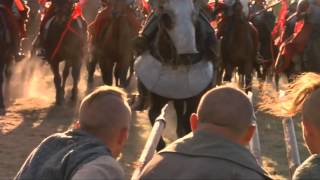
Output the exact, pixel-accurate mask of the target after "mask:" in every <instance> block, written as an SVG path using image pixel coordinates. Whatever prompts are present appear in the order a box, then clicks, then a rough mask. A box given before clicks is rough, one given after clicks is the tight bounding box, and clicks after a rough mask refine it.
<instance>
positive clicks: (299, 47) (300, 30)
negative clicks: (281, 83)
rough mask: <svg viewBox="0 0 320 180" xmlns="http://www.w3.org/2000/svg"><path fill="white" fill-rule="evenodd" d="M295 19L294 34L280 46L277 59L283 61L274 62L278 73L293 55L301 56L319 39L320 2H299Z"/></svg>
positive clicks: (308, 0) (311, 0) (316, 0)
mask: <svg viewBox="0 0 320 180" xmlns="http://www.w3.org/2000/svg"><path fill="white" fill-rule="evenodd" d="M296 19H297V23H296V24H295V32H294V34H293V35H292V36H291V37H289V38H288V39H287V40H286V41H285V42H284V43H283V44H282V47H281V48H282V49H281V51H280V56H279V57H284V58H283V60H282V58H278V60H277V62H276V69H277V70H278V71H281V70H283V69H285V68H286V67H287V66H288V65H289V64H290V63H291V61H292V60H293V58H294V57H296V56H295V55H302V54H303V53H304V52H305V50H306V48H307V46H308V44H309V43H310V42H311V41H312V40H315V39H317V38H319V37H320V2H319V1H318V0H300V1H299V2H298V6H297V13H296ZM311 37H312V38H311ZM303 61H304V60H303ZM316 61H317V60H316ZM298 63H299V64H300V63H302V62H298Z"/></svg>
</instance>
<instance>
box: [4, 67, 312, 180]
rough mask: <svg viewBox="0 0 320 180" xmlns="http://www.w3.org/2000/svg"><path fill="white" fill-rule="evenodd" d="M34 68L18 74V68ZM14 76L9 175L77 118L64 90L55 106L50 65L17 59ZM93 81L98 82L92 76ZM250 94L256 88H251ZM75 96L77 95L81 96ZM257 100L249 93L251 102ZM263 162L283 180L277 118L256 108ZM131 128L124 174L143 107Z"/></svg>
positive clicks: (143, 123)
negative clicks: (63, 98)
mask: <svg viewBox="0 0 320 180" xmlns="http://www.w3.org/2000/svg"><path fill="white" fill-rule="evenodd" d="M32 68H33V69H34V70H30V72H27V75H24V76H21V72H22V71H21V70H22V69H32ZM15 72H16V75H15V76H14V79H13V84H11V88H10V89H9V92H10V96H11V97H12V98H11V99H10V100H9V101H8V111H7V114H6V116H3V117H0V162H1V163H0V179H12V178H13V177H14V175H15V174H16V172H17V171H18V169H19V167H20V166H21V164H22V163H23V161H24V160H25V158H26V157H27V155H28V154H29V153H30V152H31V151H32V149H33V148H34V147H35V146H36V145H37V144H38V143H40V142H41V140H42V139H43V138H45V137H46V136H48V135H50V134H52V133H55V132H62V131H65V130H66V129H68V128H70V127H72V123H73V122H74V121H75V120H76V119H77V108H78V103H70V102H69V101H68V94H67V95H66V97H67V98H66V99H67V101H66V104H65V105H63V106H61V107H56V106H55V105H54V104H53V102H54V89H53V84H52V77H51V74H50V70H49V68H48V67H47V66H46V65H41V63H40V61H37V62H36V63H30V62H22V63H21V64H19V65H18V66H16V70H15ZM96 79H97V80H96V85H98V84H100V83H101V80H99V79H100V78H99V77H96ZM80 89H81V93H80V94H81V97H83V96H84V95H85V93H87V88H86V83H85V77H83V78H82V80H81V83H80ZM255 89H256V90H255V92H254V94H255V97H256V95H257V94H259V92H258V90H257V89H258V88H255ZM81 97H80V98H79V99H81ZM256 101H257V99H256V98H255V102H256ZM257 118H258V125H259V131H260V139H261V146H262V154H263V164H264V167H265V168H266V169H267V170H268V171H269V172H270V173H271V174H272V175H274V177H275V178H276V179H287V177H288V165H287V160H286V152H285V146H284V141H283V131H282V124H281V121H280V119H277V118H274V117H271V116H268V115H265V114H263V113H261V112H258V113H257ZM167 120H168V121H169V125H168V126H167V129H166V132H165V136H166V137H167V139H168V141H172V140H174V139H175V138H176V137H175V135H174V133H173V132H175V130H174V129H175V127H174V126H175V124H174V123H175V118H174V113H173V112H172V110H169V112H168V115H167ZM295 125H296V131H297V136H298V141H299V147H300V154H301V157H302V160H304V159H305V158H306V156H307V155H308V154H307V151H306V149H305V147H304V144H303V143H302V137H301V127H300V124H299V122H298V121H296V123H295ZM131 126H132V128H131V133H130V138H129V141H128V143H127V146H126V148H125V150H124V153H123V154H122V156H121V157H120V159H119V161H120V162H121V164H122V165H123V167H124V168H125V170H126V173H127V177H130V176H131V173H132V170H133V167H134V162H135V161H136V160H137V159H138V157H139V155H140V153H141V150H142V148H143V146H144V143H145V142H146V138H147V137H148V134H149V131H150V128H151V127H150V125H149V121H148V119H147V113H146V112H137V113H133V121H132V123H131Z"/></svg>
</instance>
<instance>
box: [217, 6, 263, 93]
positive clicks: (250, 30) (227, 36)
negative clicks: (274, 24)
mask: <svg viewBox="0 0 320 180" xmlns="http://www.w3.org/2000/svg"><path fill="white" fill-rule="evenodd" d="M217 7H218V8H219V6H217ZM242 9H243V7H242V4H241V2H240V1H239V0H236V2H235V3H234V4H233V6H232V12H233V13H232V15H228V14H227V11H228V9H227V8H221V9H216V11H222V13H223V19H222V21H221V22H220V24H219V27H218V36H221V37H222V40H221V57H222V63H221V70H220V72H219V77H218V79H219V81H221V80H222V74H223V71H224V70H225V76H224V81H231V78H232V74H233V71H234V69H235V68H236V67H237V68H238V72H239V74H240V76H242V77H241V80H242V82H243V79H244V78H245V86H244V89H245V91H246V92H248V91H251V81H252V73H253V69H254V64H255V63H256V58H257V51H258V34H257V31H256V29H255V28H254V27H253V26H252V25H251V24H250V23H249V22H248V20H247V18H246V17H245V15H244V13H243V10H242ZM241 85H242V84H241Z"/></svg>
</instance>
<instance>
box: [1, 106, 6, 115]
mask: <svg viewBox="0 0 320 180" xmlns="http://www.w3.org/2000/svg"><path fill="white" fill-rule="evenodd" d="M4 115H6V109H5V108H0V116H4Z"/></svg>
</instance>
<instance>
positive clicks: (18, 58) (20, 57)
mask: <svg viewBox="0 0 320 180" xmlns="http://www.w3.org/2000/svg"><path fill="white" fill-rule="evenodd" d="M25 57H26V55H25V54H24V53H23V52H18V53H17V54H15V56H14V59H15V61H16V62H20V61H22V60H23V59H24V58H25Z"/></svg>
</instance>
